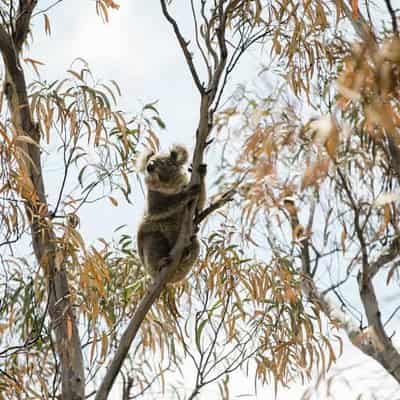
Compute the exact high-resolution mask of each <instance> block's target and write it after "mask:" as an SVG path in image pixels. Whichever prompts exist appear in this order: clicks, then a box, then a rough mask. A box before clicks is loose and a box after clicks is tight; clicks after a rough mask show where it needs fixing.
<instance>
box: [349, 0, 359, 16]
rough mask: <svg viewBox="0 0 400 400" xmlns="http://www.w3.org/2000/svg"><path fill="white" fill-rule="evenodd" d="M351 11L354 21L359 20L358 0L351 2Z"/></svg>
mask: <svg viewBox="0 0 400 400" xmlns="http://www.w3.org/2000/svg"><path fill="white" fill-rule="evenodd" d="M351 11H352V17H353V19H358V17H359V16H360V15H359V11H358V0H351Z"/></svg>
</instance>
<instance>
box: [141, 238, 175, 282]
mask: <svg viewBox="0 0 400 400" xmlns="http://www.w3.org/2000/svg"><path fill="white" fill-rule="evenodd" d="M170 251H171V246H170V244H169V242H168V240H167V238H166V237H165V236H164V235H163V234H162V233H161V232H152V233H151V234H147V235H144V238H143V263H144V265H145V267H146V268H147V272H148V273H149V274H150V275H151V276H152V277H155V276H157V275H158V273H159V272H160V268H161V267H162V262H163V260H165V259H166V258H168V257H169V253H170Z"/></svg>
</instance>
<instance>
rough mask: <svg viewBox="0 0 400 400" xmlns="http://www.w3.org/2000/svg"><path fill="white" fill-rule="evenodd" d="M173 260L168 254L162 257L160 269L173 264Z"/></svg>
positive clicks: (159, 264)
mask: <svg viewBox="0 0 400 400" xmlns="http://www.w3.org/2000/svg"><path fill="white" fill-rule="evenodd" d="M171 262H172V258H171V256H166V257H163V258H161V260H160V261H159V263H158V269H159V271H161V270H162V269H164V268H165V267H168V266H169V265H170V264H171Z"/></svg>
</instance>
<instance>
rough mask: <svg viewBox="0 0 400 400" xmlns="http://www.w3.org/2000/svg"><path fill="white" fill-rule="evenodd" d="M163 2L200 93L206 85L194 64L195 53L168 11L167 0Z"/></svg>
mask: <svg viewBox="0 0 400 400" xmlns="http://www.w3.org/2000/svg"><path fill="white" fill-rule="evenodd" d="M160 2H161V8H162V12H163V14H164V16H165V18H166V19H167V21H168V22H169V23H170V24H171V25H172V27H173V29H174V32H175V36H176V37H177V39H178V42H179V44H180V46H181V49H182V51H183V54H184V56H185V59H186V62H187V65H188V66H189V69H190V73H191V74H192V78H193V80H194V83H195V85H196V87H197V89H198V90H199V92H200V94H202V93H204V86H203V85H202V83H201V82H200V79H199V76H198V74H197V71H196V67H195V66H194V63H193V54H192V53H191V52H190V51H189V48H188V46H189V43H190V42H187V41H186V40H185V39H184V37H183V36H182V34H181V32H180V30H179V27H178V24H177V23H176V21H175V20H174V19H173V18H172V16H171V14H170V13H169V12H168V8H167V5H166V3H165V0H160Z"/></svg>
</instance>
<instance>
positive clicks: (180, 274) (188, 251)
mask: <svg viewBox="0 0 400 400" xmlns="http://www.w3.org/2000/svg"><path fill="white" fill-rule="evenodd" d="M199 254H200V242H199V240H198V239H197V238H196V237H195V236H194V237H193V238H192V240H191V244H190V246H188V247H186V248H185V250H184V252H183V256H182V261H181V262H180V264H179V265H178V267H177V269H176V272H175V274H174V276H173V277H172V279H171V280H170V282H179V281H180V280H182V279H184V278H185V277H186V275H187V274H188V273H189V272H190V270H191V269H192V266H193V264H194V263H195V262H196V260H197V258H198V257H199Z"/></svg>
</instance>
